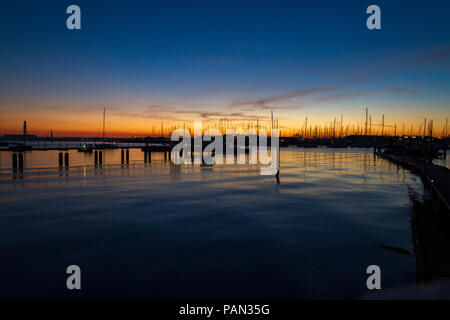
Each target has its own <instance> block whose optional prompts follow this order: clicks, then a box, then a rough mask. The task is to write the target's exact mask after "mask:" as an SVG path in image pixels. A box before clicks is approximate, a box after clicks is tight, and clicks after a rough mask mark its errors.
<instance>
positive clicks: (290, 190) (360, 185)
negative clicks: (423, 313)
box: [0, 149, 423, 299]
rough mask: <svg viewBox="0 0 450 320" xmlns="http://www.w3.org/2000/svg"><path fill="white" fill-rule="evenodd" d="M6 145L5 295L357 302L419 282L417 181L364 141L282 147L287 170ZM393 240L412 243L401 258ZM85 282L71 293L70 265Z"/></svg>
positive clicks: (1, 269)
mask: <svg viewBox="0 0 450 320" xmlns="http://www.w3.org/2000/svg"><path fill="white" fill-rule="evenodd" d="M57 153H58V152H57V151H48V152H28V153H26V156H25V170H24V172H23V173H16V174H13V173H12V171H11V154H10V153H8V152H0V156H1V158H0V191H1V192H0V201H1V207H2V210H1V213H0V239H1V241H0V261H1V266H0V297H2V298H11V297H23V298H36V297H40V298H64V297H82V298H153V299H164V298H179V299H184V298H194V299H195V298H208V299H209V298H235V299H239V298H286V299H298V298H358V297H360V296H361V295H363V294H365V293H367V289H366V279H367V276H368V275H367V274H366V268H367V266H369V265H372V264H376V265H379V266H380V267H381V270H382V286H383V288H384V289H386V288H390V287H396V286H402V285H406V284H411V283H415V282H416V268H415V258H414V252H413V244H412V231H411V226H410V194H411V193H414V194H416V195H419V197H420V195H421V193H422V192H423V191H422V185H421V182H420V179H418V178H417V177H415V176H414V175H412V174H411V173H409V172H408V171H405V170H403V169H401V168H398V167H397V166H396V165H394V164H392V163H390V162H388V161H386V160H383V159H380V158H376V159H375V158H374V156H373V155H372V154H371V150H365V149H342V150H340V149H282V152H281V163H282V164H281V174H280V179H279V181H277V180H276V178H275V177H267V176H261V175H259V168H258V167H256V166H249V165H246V166H245V165H222V166H213V167H202V166H181V167H175V166H171V165H170V164H169V163H167V162H165V161H164V157H163V155H162V154H154V155H153V156H152V164H151V165H149V164H144V163H143V153H142V152H141V151H140V150H132V151H131V154H130V159H131V163H130V165H129V166H124V167H122V166H121V165H120V151H118V150H110V151H106V153H105V156H104V158H105V165H104V166H103V167H101V168H96V167H94V166H93V158H92V157H93V155H92V154H83V153H77V152H70V168H69V169H68V170H66V169H62V170H59V169H58V168H57V162H58V154H57ZM383 246H391V247H396V248H401V249H404V250H407V251H409V252H410V254H399V253H397V252H395V251H393V250H386V249H385V248H384V247H383ZM71 264H76V265H79V266H80V267H81V270H82V290H81V291H77V292H72V291H71V292H69V291H68V290H67V289H66V276H67V275H66V273H65V271H66V267H67V266H68V265H71Z"/></svg>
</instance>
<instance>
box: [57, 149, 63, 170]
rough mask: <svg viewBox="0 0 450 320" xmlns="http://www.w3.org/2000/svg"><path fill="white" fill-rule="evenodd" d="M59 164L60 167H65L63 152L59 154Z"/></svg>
mask: <svg viewBox="0 0 450 320" xmlns="http://www.w3.org/2000/svg"><path fill="white" fill-rule="evenodd" d="M58 163H59V167H62V166H63V154H62V152H61V151H60V152H59V154H58Z"/></svg>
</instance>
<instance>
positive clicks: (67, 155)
mask: <svg viewBox="0 0 450 320" xmlns="http://www.w3.org/2000/svg"><path fill="white" fill-rule="evenodd" d="M64 165H65V166H66V167H68V166H69V153H68V152H66V153H65V154H64Z"/></svg>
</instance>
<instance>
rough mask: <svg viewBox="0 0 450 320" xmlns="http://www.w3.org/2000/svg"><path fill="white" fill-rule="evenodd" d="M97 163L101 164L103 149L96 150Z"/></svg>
mask: <svg viewBox="0 0 450 320" xmlns="http://www.w3.org/2000/svg"><path fill="white" fill-rule="evenodd" d="M98 163H99V165H102V164H103V151H99V152H98Z"/></svg>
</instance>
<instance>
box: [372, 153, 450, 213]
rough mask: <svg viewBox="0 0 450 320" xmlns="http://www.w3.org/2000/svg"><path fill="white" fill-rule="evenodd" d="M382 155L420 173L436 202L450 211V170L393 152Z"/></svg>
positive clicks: (381, 154)
mask: <svg viewBox="0 0 450 320" xmlns="http://www.w3.org/2000/svg"><path fill="white" fill-rule="evenodd" d="M378 155H380V156H381V157H383V158H385V159H387V160H390V161H392V162H394V163H396V164H399V165H401V166H402V167H404V168H406V169H409V170H411V172H413V173H415V174H417V175H419V176H420V177H421V178H422V181H423V182H424V185H425V187H426V188H428V189H429V190H430V193H431V195H432V196H433V198H435V199H436V200H437V202H436V204H437V205H438V206H439V207H440V208H442V209H444V210H446V211H447V212H450V187H449V186H450V170H449V169H447V168H446V167H442V166H438V165H435V164H432V163H429V162H425V161H422V160H418V159H414V158H410V157H403V156H398V155H393V154H385V153H378Z"/></svg>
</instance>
